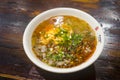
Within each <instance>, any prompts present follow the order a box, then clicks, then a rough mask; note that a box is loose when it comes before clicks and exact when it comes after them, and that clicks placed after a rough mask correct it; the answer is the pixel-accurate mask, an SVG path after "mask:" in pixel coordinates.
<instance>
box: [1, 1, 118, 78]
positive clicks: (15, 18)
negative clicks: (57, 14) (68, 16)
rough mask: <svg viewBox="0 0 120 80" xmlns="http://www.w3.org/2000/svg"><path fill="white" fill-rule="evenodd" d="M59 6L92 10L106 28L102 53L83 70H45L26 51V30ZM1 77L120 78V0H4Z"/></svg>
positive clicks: (2, 3) (2, 11) (93, 14)
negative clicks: (24, 37) (31, 21)
mask: <svg viewBox="0 0 120 80" xmlns="http://www.w3.org/2000/svg"><path fill="white" fill-rule="evenodd" d="M56 7H72V8H76V9H80V10H83V11H85V12H88V13H89V14H91V15H92V16H93V17H95V18H96V19H97V20H98V22H99V23H100V24H101V26H102V28H103V30H104V34H105V46H104V49H103V52H102V54H101V56H100V57H99V59H98V60H97V61H96V62H95V63H94V64H93V65H91V66H90V67H88V68H87V69H85V70H83V71H78V72H76V73H71V74H55V73H50V72H47V71H44V70H42V69H40V68H38V67H36V66H35V65H34V64H33V63H31V61H30V60H29V59H28V57H27V56H26V54H25V52H24V50H23V46H22V37H23V32H24V30H25V28H26V26H27V24H28V23H29V22H30V20H31V19H33V18H34V17H35V16H36V15H38V14H39V13H41V12H43V11H45V10H48V9H51V8H56ZM0 76H1V77H0V80H13V79H14V80H120V0H0Z"/></svg>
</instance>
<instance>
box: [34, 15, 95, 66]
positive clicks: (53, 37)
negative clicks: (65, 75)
mask: <svg viewBox="0 0 120 80" xmlns="http://www.w3.org/2000/svg"><path fill="white" fill-rule="evenodd" d="M96 45H97V39H96V35H95V32H94V30H93V29H92V28H91V26H90V25H89V24H88V23H87V22H86V21H84V20H82V19H79V18H76V17H74V16H66V15H59V16H53V17H50V18H49V19H47V20H45V21H43V22H41V23H40V24H39V25H38V26H37V28H36V29H35V30H34V32H33V34H32V50H33V52H34V54H35V55H36V56H37V57H38V58H39V59H40V60H41V61H42V62H44V63H46V64H47V65H50V66H52V67H57V68H71V67H74V66H78V65H79V64H82V63H84V62H85V61H86V60H87V59H88V58H90V57H91V56H92V54H93V53H94V51H95V49H96Z"/></svg>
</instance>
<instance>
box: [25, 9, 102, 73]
mask: <svg viewBox="0 0 120 80" xmlns="http://www.w3.org/2000/svg"><path fill="white" fill-rule="evenodd" d="M57 15H70V16H75V17H77V18H80V19H83V20H85V21H86V22H87V23H88V24H89V25H90V26H91V27H92V29H93V30H94V31H95V33H96V36H97V47H96V50H95V52H94V54H93V55H92V56H91V57H90V58H89V59H88V60H87V61H86V62H84V63H82V64H80V65H78V66H75V67H72V68H55V67H51V66H48V65H47V64H45V63H43V62H42V61H40V60H39V59H38V58H37V57H36V55H35V54H34V53H33V51H32V45H31V37H32V34H33V31H34V30H35V28H36V27H37V25H38V24H40V23H41V22H42V21H44V20H46V19H48V18H50V17H51V16H57ZM103 45H104V34H103V31H102V28H101V26H100V24H99V23H98V22H97V21H96V20H95V19H94V18H93V17H92V16H91V15H89V14H87V13H86V12H84V11H81V10H78V9H73V8H54V9H50V10H47V11H44V12H43V13H40V14H39V15H38V16H36V17H35V18H34V19H32V21H30V23H29V24H28V25H27V27H26V29H25V32H24V35H23V47H24V50H25V52H26V55H27V56H28V58H29V59H30V60H31V61H32V62H33V63H34V64H35V65H37V66H38V67H40V68H42V69H44V70H47V71H50V72H55V73H70V72H75V71H79V70H82V69H84V68H86V67H88V66H90V65H91V64H92V63H94V62H95V60H96V59H97V58H98V57H99V56H100V54H101V52H102V49H103Z"/></svg>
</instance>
